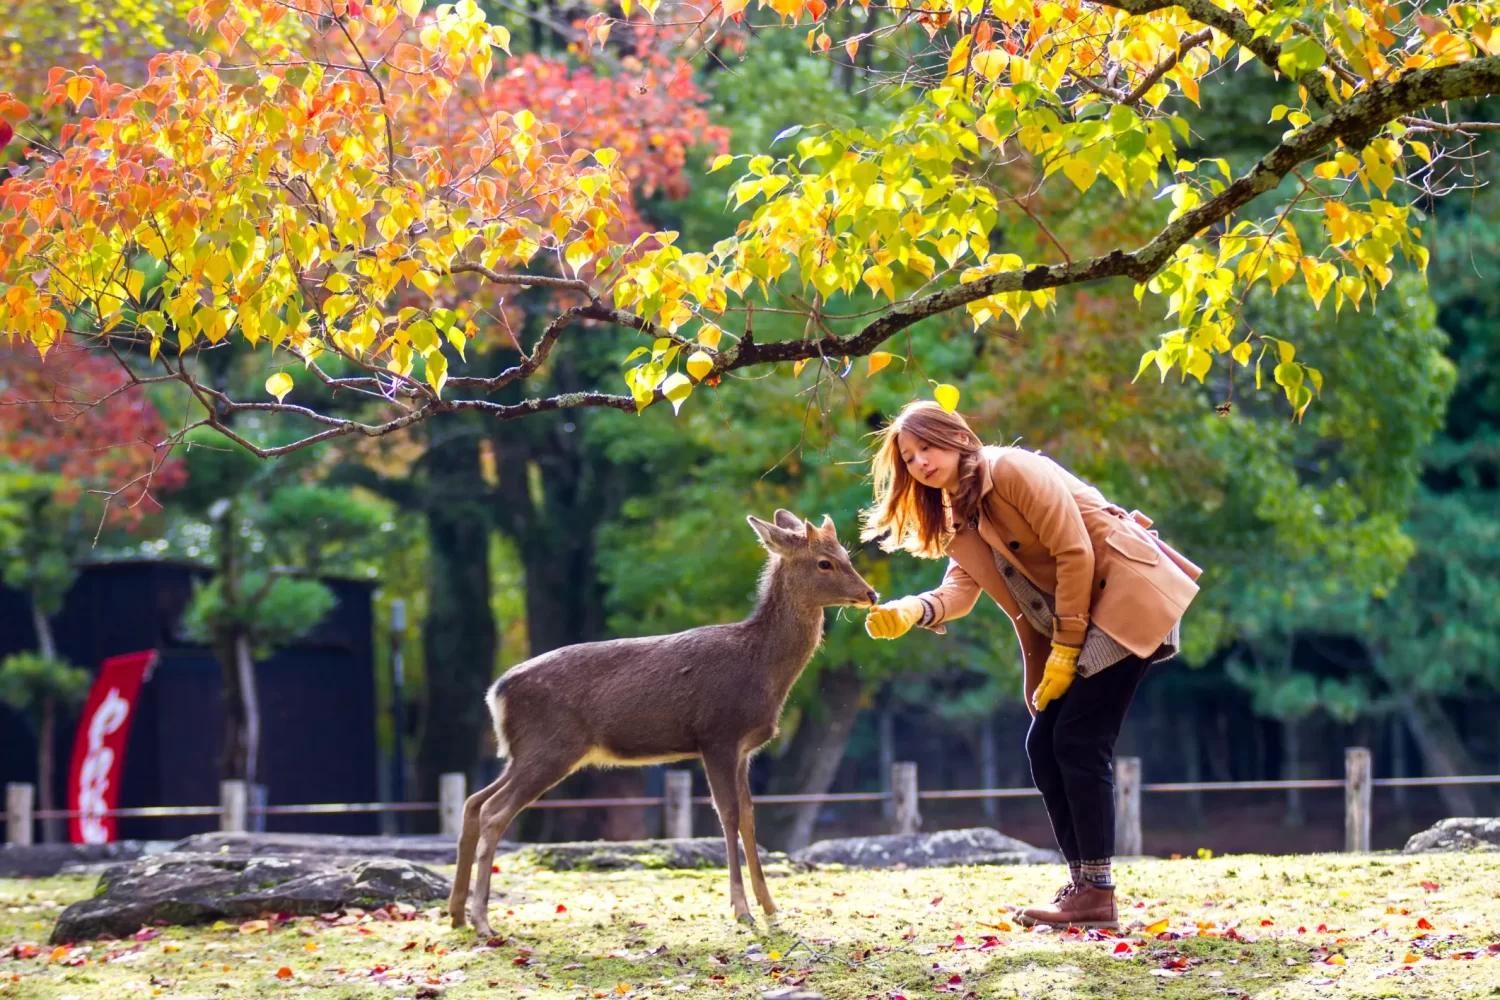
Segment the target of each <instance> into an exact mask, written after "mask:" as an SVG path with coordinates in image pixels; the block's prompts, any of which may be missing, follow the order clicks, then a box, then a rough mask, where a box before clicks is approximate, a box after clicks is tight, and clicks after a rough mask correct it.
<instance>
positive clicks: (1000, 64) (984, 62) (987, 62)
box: [974, 49, 1010, 80]
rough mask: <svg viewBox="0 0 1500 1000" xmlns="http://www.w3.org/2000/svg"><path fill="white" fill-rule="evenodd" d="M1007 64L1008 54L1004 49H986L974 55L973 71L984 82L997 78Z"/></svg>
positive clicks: (1008, 60)
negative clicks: (977, 73) (984, 80)
mask: <svg viewBox="0 0 1500 1000" xmlns="http://www.w3.org/2000/svg"><path fill="white" fill-rule="evenodd" d="M1009 62H1010V53H1009V52H1006V51H1005V50H1004V49H986V50H984V51H983V52H976V53H974V69H975V70H977V71H978V72H979V75H980V76H982V77H984V78H985V79H986V80H993V79H995V78H996V77H997V76H999V75H1000V73H1001V71H1003V70H1004V69H1005V67H1006V65H1007V64H1008V63H1009Z"/></svg>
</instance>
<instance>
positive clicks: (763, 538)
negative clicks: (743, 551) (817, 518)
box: [745, 514, 807, 552]
mask: <svg viewBox="0 0 1500 1000" xmlns="http://www.w3.org/2000/svg"><path fill="white" fill-rule="evenodd" d="M745 521H746V522H747V523H749V525H750V527H751V528H752V529H753V530H754V531H755V534H756V535H757V536H758V537H759V538H760V543H761V544H762V545H764V546H765V547H766V548H768V549H770V550H771V551H772V552H791V551H792V550H794V549H797V548H801V547H804V546H805V545H806V544H807V542H806V541H805V540H804V539H802V538H801V537H799V536H798V535H795V534H793V533H792V532H790V531H788V530H787V529H785V528H783V527H781V526H780V525H779V524H769V523H767V522H765V521H762V520H761V519H760V518H758V517H756V516H755V515H754V514H747V515H746V516H745Z"/></svg>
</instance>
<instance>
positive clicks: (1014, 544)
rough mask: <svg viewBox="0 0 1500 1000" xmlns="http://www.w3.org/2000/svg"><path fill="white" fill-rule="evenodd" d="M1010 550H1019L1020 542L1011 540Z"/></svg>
mask: <svg viewBox="0 0 1500 1000" xmlns="http://www.w3.org/2000/svg"><path fill="white" fill-rule="evenodd" d="M1010 550H1011V551H1012V552H1019V551H1020V550H1021V543H1020V542H1011V543H1010Z"/></svg>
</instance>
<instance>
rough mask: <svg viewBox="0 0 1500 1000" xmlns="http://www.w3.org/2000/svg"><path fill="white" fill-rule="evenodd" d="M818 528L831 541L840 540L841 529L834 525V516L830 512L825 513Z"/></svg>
mask: <svg viewBox="0 0 1500 1000" xmlns="http://www.w3.org/2000/svg"><path fill="white" fill-rule="evenodd" d="M818 530H819V531H821V532H823V537H824V538H826V539H828V540H829V541H830V542H836V541H838V540H839V529H838V527H837V526H836V525H834V523H833V518H832V517H831V516H830V515H828V514H824V515H823V523H822V525H821V526H819V528H818Z"/></svg>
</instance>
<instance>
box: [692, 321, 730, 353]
mask: <svg viewBox="0 0 1500 1000" xmlns="http://www.w3.org/2000/svg"><path fill="white" fill-rule="evenodd" d="M722 336H724V331H723V330H720V329H719V328H718V327H716V326H714V325H713V324H712V323H704V324H703V325H702V326H700V327H699V328H698V343H700V344H702V345H703V346H704V347H706V348H708V349H709V350H710V351H713V350H718V347H719V338H720V337H722Z"/></svg>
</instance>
